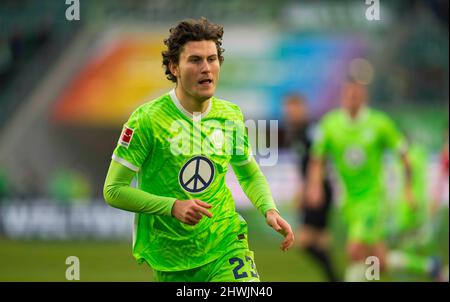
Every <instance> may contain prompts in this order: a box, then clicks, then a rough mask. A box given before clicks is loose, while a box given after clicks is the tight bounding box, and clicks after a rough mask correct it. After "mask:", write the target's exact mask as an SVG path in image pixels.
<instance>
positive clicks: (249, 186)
mask: <svg viewBox="0 0 450 302" xmlns="http://www.w3.org/2000/svg"><path fill="white" fill-rule="evenodd" d="M231 166H232V168H233V171H234V173H235V174H236V178H237V179H238V181H239V184H240V185H241V187H242V190H243V191H244V193H245V194H246V195H247V197H248V198H249V199H250V201H251V202H252V203H253V205H254V206H255V207H256V208H257V209H258V210H259V211H260V212H261V213H262V214H263V215H264V216H265V217H266V222H267V224H268V225H269V226H271V227H272V228H273V229H274V230H275V231H277V232H278V233H280V234H281V235H283V236H284V240H283V242H282V244H281V249H282V250H283V251H287V250H288V249H289V248H290V247H291V246H292V245H293V243H294V233H293V232H292V228H291V226H290V225H289V223H288V222H287V221H286V220H284V219H283V218H282V217H281V215H280V213H279V212H278V210H277V208H276V205H275V202H274V200H273V197H272V194H271V192H270V188H269V184H268V183H267V180H266V178H265V176H264V174H263V173H262V172H261V169H260V168H259V166H258V164H257V163H256V161H255V159H254V158H253V157H251V158H250V160H249V161H248V162H247V163H245V164H243V165H236V164H233V163H232V164H231Z"/></svg>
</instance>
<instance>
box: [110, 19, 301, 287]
mask: <svg viewBox="0 0 450 302" xmlns="http://www.w3.org/2000/svg"><path fill="white" fill-rule="evenodd" d="M222 35H223V28H222V26H220V25H217V24H214V23H210V22H208V21H207V20H206V19H204V18H201V19H200V20H185V21H182V22H180V23H179V24H178V25H177V26H175V27H173V28H171V29H170V36H169V37H168V39H166V40H164V44H165V45H166V46H167V49H166V50H165V51H164V52H163V53H162V56H163V66H164V67H165V73H166V75H167V78H168V79H169V80H171V81H173V82H174V83H176V87H175V89H174V90H172V91H171V92H169V93H167V94H164V95H162V96H161V97H159V98H157V99H155V100H153V101H151V102H149V103H146V104H144V105H142V106H140V107H139V108H138V109H137V110H136V111H134V112H133V114H132V115H131V117H130V118H129V120H128V121H127V123H126V124H125V126H124V129H123V132H122V135H121V137H120V139H119V142H118V145H117V147H116V149H115V150H114V152H113V156H112V161H111V164H110V168H109V170H108V174H107V177H106V181H105V186H104V197H105V200H106V201H107V202H108V203H109V204H110V205H112V206H113V207H117V208H120V209H123V210H127V211H132V212H136V213H137V214H136V219H135V232H134V236H133V255H134V257H135V258H136V259H137V261H138V262H147V263H148V264H149V265H150V266H151V267H152V268H153V270H154V273H155V279H156V280H157V281H259V275H258V272H257V270H256V266H255V262H254V257H253V252H252V251H251V250H250V249H249V246H248V239H247V224H246V222H245V220H244V219H243V218H242V217H240V215H239V214H238V213H237V212H236V210H235V204H234V201H233V198H232V195H231V192H230V191H229V189H228V188H227V187H226V184H225V175H226V172H227V169H228V165H229V164H231V167H232V168H233V170H234V172H235V174H236V177H237V179H238V180H239V183H240V185H241V187H242V188H243V190H244V192H245V193H246V195H247V196H248V197H249V199H250V200H251V202H252V203H253V204H254V206H255V207H256V208H257V209H258V210H259V211H260V212H261V214H263V215H264V216H265V218H266V222H267V224H268V225H270V226H271V227H272V228H274V229H275V230H276V231H278V232H279V233H281V234H282V235H284V236H285V239H284V240H283V242H282V244H281V249H282V250H283V251H286V250H287V249H289V248H290V246H291V245H292V244H293V241H294V236H293V233H292V230H291V227H290V225H289V224H288V223H287V222H286V221H285V220H284V219H283V218H282V217H281V216H280V215H279V213H278V211H277V209H276V206H275V203H274V201H273V198H272V195H271V193H270V190H269V187H268V184H267V181H266V179H265V177H264V175H263V174H262V173H261V171H260V169H259V167H258V164H257V163H256V161H255V159H254V158H253V157H252V156H251V148H250V146H249V144H248V137H247V133H246V131H245V126H244V122H243V116H242V113H241V111H240V109H239V107H238V106H236V105H234V104H232V103H230V102H227V101H223V100H220V99H218V98H216V97H214V96H213V95H214V92H215V88H216V85H217V83H218V80H219V73H220V67H221V63H222V62H223V56H222V52H223V49H222V48H221V45H222ZM136 173H137V184H138V188H133V187H130V183H131V181H132V179H133V178H134V177H135V175H136ZM204 216H206V217H204Z"/></svg>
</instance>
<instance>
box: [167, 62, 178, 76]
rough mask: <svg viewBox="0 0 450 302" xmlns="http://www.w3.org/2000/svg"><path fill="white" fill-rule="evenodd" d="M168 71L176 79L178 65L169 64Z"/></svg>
mask: <svg viewBox="0 0 450 302" xmlns="http://www.w3.org/2000/svg"><path fill="white" fill-rule="evenodd" d="M169 70H170V72H171V73H172V74H173V75H174V76H175V77H178V64H176V63H174V62H169Z"/></svg>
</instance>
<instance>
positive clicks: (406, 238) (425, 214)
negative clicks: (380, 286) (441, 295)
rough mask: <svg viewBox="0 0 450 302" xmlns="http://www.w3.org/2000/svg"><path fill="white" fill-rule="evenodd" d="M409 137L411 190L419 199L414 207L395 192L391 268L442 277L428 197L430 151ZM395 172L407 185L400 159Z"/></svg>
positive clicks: (389, 257) (390, 253)
mask: <svg viewBox="0 0 450 302" xmlns="http://www.w3.org/2000/svg"><path fill="white" fill-rule="evenodd" d="M407 138H408V158H409V160H410V164H411V169H412V171H413V173H412V190H413V194H414V199H415V201H416V203H415V204H414V207H411V205H410V203H409V202H408V201H407V196H405V194H404V192H403V191H402V190H400V192H399V194H398V195H397V196H394V197H393V198H394V204H393V205H391V207H392V211H389V212H390V213H393V215H392V216H393V217H390V218H391V219H393V223H392V225H391V226H392V228H389V229H388V231H390V232H392V233H391V234H390V235H391V236H390V239H391V240H390V247H391V248H394V249H393V250H390V251H389V252H388V253H387V262H388V265H389V267H388V269H389V271H391V272H395V271H402V272H408V273H416V274H422V275H425V276H429V277H430V278H431V279H432V280H435V281H441V280H443V278H444V276H443V272H442V260H441V259H440V257H438V256H436V255H434V254H435V253H436V247H435V243H436V238H435V236H436V234H435V233H436V228H437V226H438V221H437V220H436V219H434V218H435V217H433V216H434V215H433V214H432V213H433V210H432V206H433V204H432V203H430V198H429V197H428V190H427V187H428V173H427V164H428V162H429V155H428V151H427V150H426V148H425V147H424V146H423V145H422V144H420V143H418V141H417V140H413V139H412V138H411V136H409V135H408V136H407ZM394 171H395V172H394V174H395V178H396V179H397V181H396V183H397V186H396V187H398V188H401V187H403V186H404V182H405V180H404V177H403V175H404V174H405V173H404V171H403V169H402V165H401V163H400V162H399V161H398V160H396V161H395V162H394Z"/></svg>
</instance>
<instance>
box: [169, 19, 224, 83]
mask: <svg viewBox="0 0 450 302" xmlns="http://www.w3.org/2000/svg"><path fill="white" fill-rule="evenodd" d="M169 32H170V36H169V37H168V38H167V39H165V40H164V45H166V46H167V50H165V51H163V52H162V53H161V54H162V58H163V61H162V63H163V67H164V69H165V74H166V75H167V79H168V80H170V81H172V82H175V83H176V82H177V78H176V77H175V76H174V75H173V74H172V72H170V68H169V63H170V62H172V63H176V64H178V61H179V59H180V53H181V52H182V51H183V47H184V45H185V44H186V43H187V42H190V41H204V40H208V41H209V40H210V41H214V43H216V46H217V54H218V57H219V62H220V64H222V62H223V60H224V57H223V56H222V53H223V52H224V51H225V50H224V49H223V48H222V36H223V26H221V25H219V24H215V23H211V22H209V21H208V20H207V19H206V18H204V17H202V18H200V19H199V20H195V19H187V20H183V21H181V22H180V23H178V24H177V26H175V27H172V28H171V29H170V30H169Z"/></svg>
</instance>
